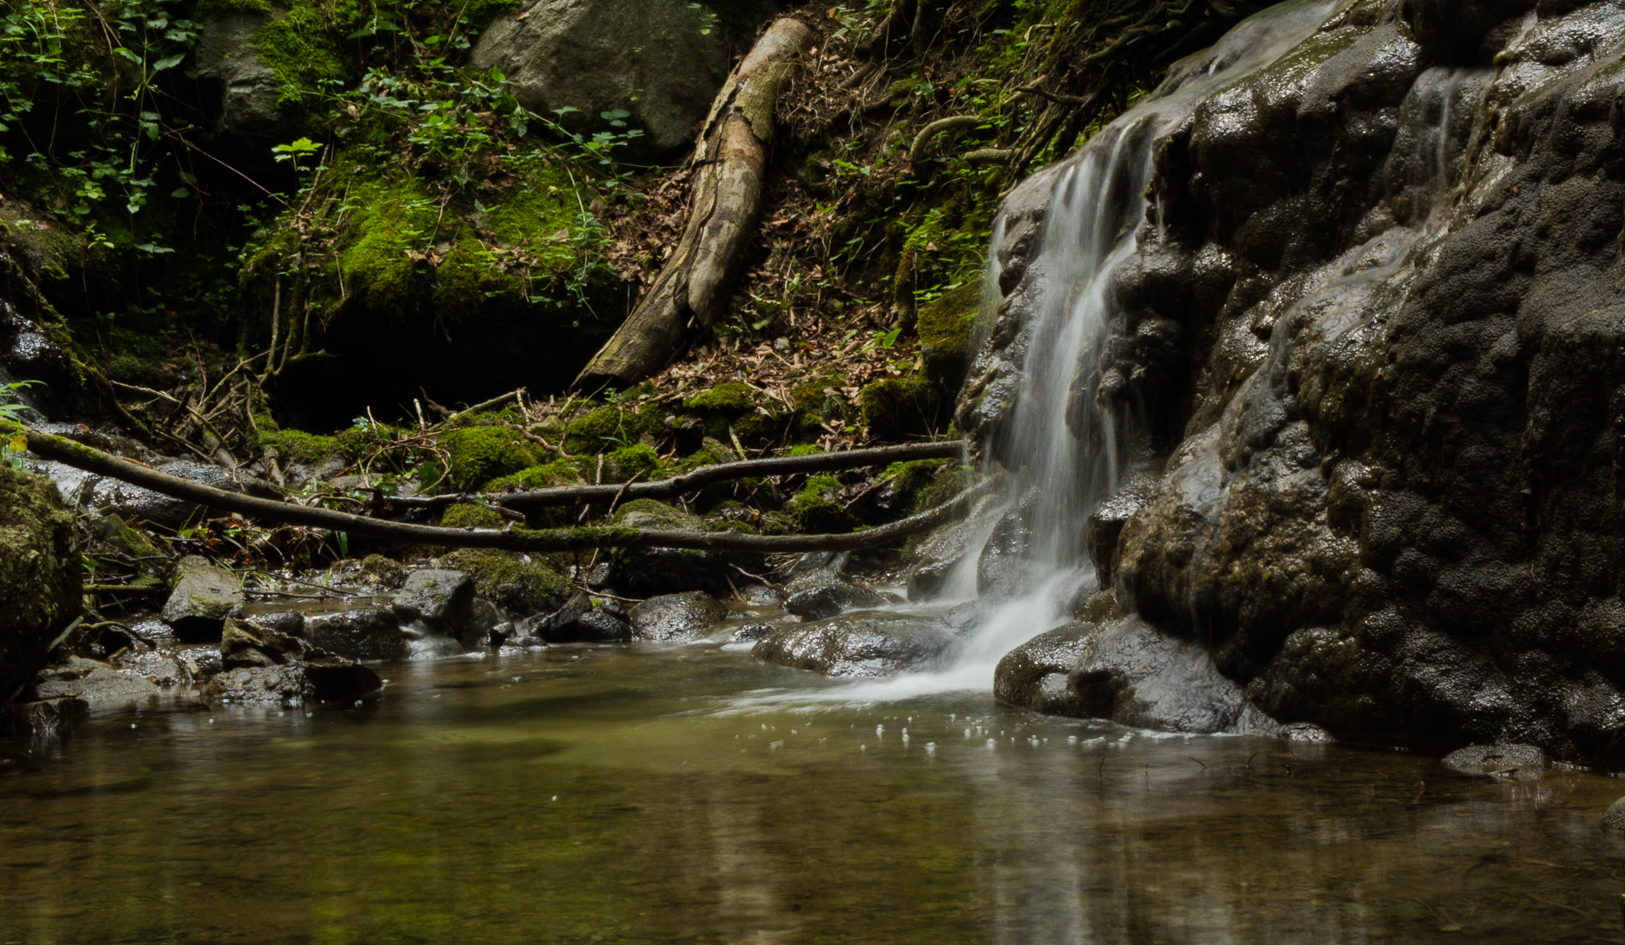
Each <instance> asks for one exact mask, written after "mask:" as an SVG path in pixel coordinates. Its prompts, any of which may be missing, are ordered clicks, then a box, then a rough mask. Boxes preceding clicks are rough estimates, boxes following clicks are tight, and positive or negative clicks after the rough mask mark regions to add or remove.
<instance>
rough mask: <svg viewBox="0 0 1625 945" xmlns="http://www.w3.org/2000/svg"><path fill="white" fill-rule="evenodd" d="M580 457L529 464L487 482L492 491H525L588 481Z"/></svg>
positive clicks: (486, 485) (487, 486)
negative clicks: (583, 472) (582, 470)
mask: <svg viewBox="0 0 1625 945" xmlns="http://www.w3.org/2000/svg"><path fill="white" fill-rule="evenodd" d="M581 463H582V461H581V460H580V459H573V458H566V459H555V460H553V461H552V462H551V463H543V464H541V465H537V466H527V467H525V468H524V469H521V470H519V471H518V472H516V473H513V474H512V475H508V476H501V477H498V478H496V479H493V480H491V481H490V482H488V483H486V484H485V487H486V488H487V489H489V490H491V491H492V492H508V491H513V492H523V491H527V490H530V489H553V488H557V487H559V486H574V485H580V484H581V483H584V482H586V481H587V480H586V477H585V476H584V475H582V472H581Z"/></svg>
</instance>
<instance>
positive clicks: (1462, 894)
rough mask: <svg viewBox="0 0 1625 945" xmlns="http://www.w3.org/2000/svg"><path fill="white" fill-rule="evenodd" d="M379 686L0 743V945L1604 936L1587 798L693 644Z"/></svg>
mask: <svg viewBox="0 0 1625 945" xmlns="http://www.w3.org/2000/svg"><path fill="white" fill-rule="evenodd" d="M381 669H382V675H383V676H385V677H386V678H388V679H389V680H390V683H389V685H388V686H387V688H386V689H385V693H384V695H383V696H382V697H381V698H379V699H377V700H375V701H371V702H368V703H366V704H364V705H361V706H359V707H357V706H351V705H346V706H342V707H332V706H327V707H321V708H316V709H312V710H306V711H302V712H286V713H278V712H275V711H272V712H269V713H266V712H262V711H222V712H211V711H210V710H207V709H204V708H201V707H198V706H195V705H192V704H188V703H187V702H185V701H184V700H182V701H171V702H168V703H165V704H156V705H152V706H149V707H147V708H145V709H143V710H141V711H139V712H134V713H132V712H128V711H126V712H121V713H117V714H102V715H97V716H94V717H93V718H92V719H91V720H90V721H88V722H86V723H84V724H82V725H80V726H79V727H77V728H75V729H74V730H73V731H71V732H70V733H69V735H68V736H67V737H66V738H65V739H64V740H62V741H61V742H60V743H52V744H38V743H36V744H33V745H32V746H30V745H29V743H27V742H26V741H21V742H19V741H11V742H0V748H3V758H4V761H5V763H4V764H0V943H27V945H47V943H114V942H207V943H217V942H218V943H226V942H233V943H262V942H264V943H281V942H312V943H334V945H337V943H374V942H434V943H460V942H492V943H497V942H503V943H506V942H515V943H520V942H523V943H543V942H695V943H698V942H762V943H769V942H787V943H788V942H797V943H800V942H805V943H824V942H916V941H917V942H922V943H932V945H942V943H957V942H978V943H980V942H1001V943H1002V942H1010V943H1023V945H1026V943H1047V942H1067V943H1072V942H1135V943H1153V942H1180V943H1183V942H1191V943H1224V942H1238V943H1239V942H1272V943H1275V942H1305V943H1343V942H1349V943H1353V942H1398V941H1404V942H1409V941H1434V940H1438V939H1441V938H1442V939H1445V940H1449V939H1450V937H1451V936H1452V935H1454V936H1455V937H1456V938H1457V939H1462V940H1467V941H1473V942H1518V943H1524V942H1614V943H1617V942H1621V941H1625V932H1622V928H1621V922H1620V901H1621V900H1620V894H1621V892H1622V891H1625V841H1619V840H1614V839H1611V838H1609V837H1606V836H1604V835H1603V834H1602V832H1601V831H1600V830H1599V828H1598V826H1597V825H1598V822H1599V818H1600V816H1601V814H1602V811H1603V809H1604V808H1605V807H1607V805H1608V804H1609V803H1610V802H1611V801H1613V800H1614V799H1615V798H1616V797H1618V796H1619V795H1620V794H1625V783H1622V782H1620V781H1618V780H1615V779H1611V778H1605V777H1600V776H1597V775H1591V774H1586V773H1582V772H1577V771H1568V770H1551V771H1548V772H1546V774H1545V776H1544V777H1542V778H1539V779H1534V780H1517V779H1513V778H1505V779H1502V778H1487V777H1468V776H1466V775H1462V774H1458V773H1456V772H1454V771H1452V770H1450V769H1448V768H1446V767H1445V766H1443V765H1442V764H1440V763H1439V762H1438V761H1437V760H1436V759H1432V758H1426V757H1420V756H1417V755H1411V754H1404V753H1393V752H1385V751H1375V750H1366V749H1357V748H1350V747H1344V746H1337V745H1333V746H1312V745H1302V744H1289V743H1283V742H1274V741H1264V740H1257V739H1248V738H1239V737H1191V738H1186V737H1166V736H1154V735H1149V734H1145V733H1139V732H1130V731H1127V730H1124V729H1120V728H1116V727H1113V726H1107V725H1101V724H1097V723H1088V722H1077V721H1070V720H1060V719H1048V718H1042V717H1038V716H1033V715H1029V714H1026V713H1022V712H1017V711H1014V710H1010V709H1007V708H1003V707H1000V706H999V705H997V704H995V703H994V702H993V701H992V699H991V698H989V697H987V696H983V695H977V694H972V693H957V694H936V695H925V696H916V697H912V698H908V699H905V700H902V701H896V702H890V703H884V704H862V703H854V702H852V701H850V700H849V699H847V698H845V697H844V696H843V693H842V687H843V685H845V684H841V683H837V682H832V681H830V680H826V679H823V678H820V677H815V676H811V675H809V674H806V673H801V672H797V671H793V670H787V669H783V668H779V667H773V666H766V665H761V664H757V663H754V662H752V661H751V660H750V659H749V657H748V655H747V654H745V653H743V652H738V651H733V650H728V649H719V648H716V647H703V646H691V647H680V648H655V647H643V648H624V647H603V648H594V647H582V648H572V647H558V648H553V649H550V650H548V651H545V652H537V653H529V654H526V655H524V656H519V657H513V658H497V657H490V658H485V659H453V660H445V661H440V662H427V663H412V664H397V665H391V666H387V667H382V668H381ZM905 729H906V730H907V738H906V739H905V737H904V730H905Z"/></svg>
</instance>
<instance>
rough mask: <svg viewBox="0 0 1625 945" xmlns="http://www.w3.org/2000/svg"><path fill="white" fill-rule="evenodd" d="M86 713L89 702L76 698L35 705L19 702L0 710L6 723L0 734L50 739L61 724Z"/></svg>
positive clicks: (64, 698)
mask: <svg viewBox="0 0 1625 945" xmlns="http://www.w3.org/2000/svg"><path fill="white" fill-rule="evenodd" d="M89 712H90V703H88V702H86V701H85V700H83V699H81V698H79V697H78V696H58V697H57V698H54V699H41V700H39V701H37V702H19V703H17V704H15V705H9V706H4V707H0V717H3V718H4V719H5V723H6V724H5V728H4V729H3V730H0V731H3V732H4V733H5V734H8V735H32V736H33V737H35V738H50V737H51V736H53V735H55V734H57V733H58V731H60V730H61V728H62V727H63V726H64V725H68V724H70V723H72V722H74V721H75V720H77V719H82V718H84V717H85V716H86V715H87V714H89Z"/></svg>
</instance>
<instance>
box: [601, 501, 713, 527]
mask: <svg viewBox="0 0 1625 945" xmlns="http://www.w3.org/2000/svg"><path fill="white" fill-rule="evenodd" d="M611 522H612V523H613V524H615V525H624V526H626V527H628V528H673V529H680V530H684V531H692V530H694V529H697V528H699V527H700V519H699V516H696V515H691V514H689V513H687V512H684V511H683V510H682V509H679V508H677V507H676V506H674V505H672V504H670V503H668V502H661V501H659V500H658V499H633V500H632V501H630V502H627V503H624V504H623V505H621V506H620V507H619V508H617V509H616V510H615V515H614V517H613V518H612V519H611Z"/></svg>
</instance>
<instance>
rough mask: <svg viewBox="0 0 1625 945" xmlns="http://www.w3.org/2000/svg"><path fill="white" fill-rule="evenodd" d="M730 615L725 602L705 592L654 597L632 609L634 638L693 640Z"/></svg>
mask: <svg viewBox="0 0 1625 945" xmlns="http://www.w3.org/2000/svg"><path fill="white" fill-rule="evenodd" d="M727 615H728V608H726V607H724V606H723V605H722V602H721V601H719V600H717V599H716V598H715V597H712V596H711V595H710V594H707V593H705V592H704V591H688V592H686V593H683V594H666V595H663V596H661V597H651V598H649V599H648V600H646V601H643V602H642V603H640V604H638V605H637V606H636V607H633V608H632V612H631V613H630V614H628V616H629V617H630V618H631V620H632V639H634V640H652V641H656V642H662V643H671V642H678V641H686V640H693V639H695V638H697V637H699V636H701V635H702V634H704V633H705V631H706V630H708V629H710V627H711V625H712V624H714V623H716V622H717V621H719V620H721V619H722V618H724V617H726V616H727Z"/></svg>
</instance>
